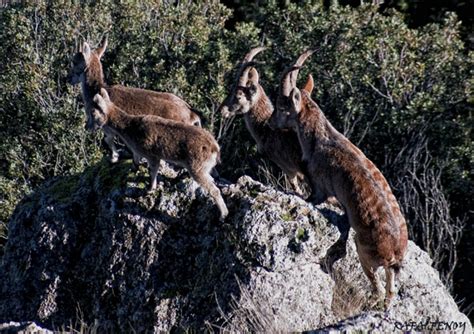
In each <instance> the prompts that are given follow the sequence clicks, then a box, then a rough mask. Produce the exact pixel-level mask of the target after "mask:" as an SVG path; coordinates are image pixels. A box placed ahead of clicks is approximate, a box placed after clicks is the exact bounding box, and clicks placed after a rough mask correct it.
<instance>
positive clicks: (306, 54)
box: [290, 50, 314, 87]
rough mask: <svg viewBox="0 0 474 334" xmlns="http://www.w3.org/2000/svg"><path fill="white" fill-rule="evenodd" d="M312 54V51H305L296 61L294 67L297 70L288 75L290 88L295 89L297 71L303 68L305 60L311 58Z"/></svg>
mask: <svg viewBox="0 0 474 334" xmlns="http://www.w3.org/2000/svg"><path fill="white" fill-rule="evenodd" d="M313 53H314V50H306V51H305V52H303V53H302V54H301V55H300V56H299V57H298V59H297V60H296V63H295V65H294V67H297V70H295V71H293V72H291V74H290V76H291V85H292V87H296V79H297V78H298V73H299V69H300V68H301V67H302V66H303V64H304V62H305V61H306V59H308V57H309V56H311V55H312V54H313Z"/></svg>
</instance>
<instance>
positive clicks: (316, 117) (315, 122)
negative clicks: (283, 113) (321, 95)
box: [299, 95, 335, 141]
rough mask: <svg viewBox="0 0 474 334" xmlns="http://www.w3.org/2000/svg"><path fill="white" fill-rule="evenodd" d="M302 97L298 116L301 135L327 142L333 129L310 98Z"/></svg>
mask: <svg viewBox="0 0 474 334" xmlns="http://www.w3.org/2000/svg"><path fill="white" fill-rule="evenodd" d="M302 97H303V99H302V103H303V108H302V110H301V112H300V114H299V123H300V124H301V127H302V130H303V133H304V134H305V135H306V136H310V137H312V138H314V139H316V140H321V141H325V140H328V139H329V138H330V137H331V136H332V135H333V134H334V133H333V132H334V131H335V129H334V128H333V127H332V125H331V124H330V123H329V121H328V120H327V119H326V117H325V116H324V114H323V113H322V111H321V110H320V109H319V107H318V105H317V104H316V103H315V102H314V101H313V100H311V98H309V97H307V96H305V95H303V96H302Z"/></svg>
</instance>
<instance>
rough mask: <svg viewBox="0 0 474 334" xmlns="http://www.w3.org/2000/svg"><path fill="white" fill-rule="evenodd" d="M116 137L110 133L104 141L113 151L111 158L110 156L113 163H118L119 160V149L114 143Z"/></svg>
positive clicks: (107, 133)
mask: <svg viewBox="0 0 474 334" xmlns="http://www.w3.org/2000/svg"><path fill="white" fill-rule="evenodd" d="M114 139H115V136H114V135H113V134H111V133H109V132H105V137H104V141H105V143H106V144H107V146H108V147H109V148H110V150H111V151H112V153H111V156H110V162H111V163H113V164H114V163H117V162H118V160H119V152H118V150H117V147H116V146H115V143H114Z"/></svg>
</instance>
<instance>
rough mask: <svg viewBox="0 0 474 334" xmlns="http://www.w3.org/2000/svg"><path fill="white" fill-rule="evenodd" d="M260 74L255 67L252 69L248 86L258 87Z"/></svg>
mask: <svg viewBox="0 0 474 334" xmlns="http://www.w3.org/2000/svg"><path fill="white" fill-rule="evenodd" d="M258 79H259V77H258V72H257V70H256V69H255V67H252V68H251V69H250V71H249V80H248V81H247V86H250V85H254V86H257V84H258Z"/></svg>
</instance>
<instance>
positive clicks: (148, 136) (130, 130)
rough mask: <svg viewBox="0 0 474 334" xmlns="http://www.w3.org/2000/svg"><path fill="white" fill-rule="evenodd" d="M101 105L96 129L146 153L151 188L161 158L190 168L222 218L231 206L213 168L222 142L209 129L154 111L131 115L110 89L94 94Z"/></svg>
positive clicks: (137, 152)
mask: <svg viewBox="0 0 474 334" xmlns="http://www.w3.org/2000/svg"><path fill="white" fill-rule="evenodd" d="M94 101H95V102H96V103H97V105H98V108H97V109H94V111H93V113H92V118H93V125H94V130H97V129H99V128H102V127H104V128H106V129H107V131H110V132H112V133H113V134H114V135H116V136H119V137H120V139H121V140H123V142H124V143H125V144H126V145H127V147H128V148H129V149H130V150H131V151H132V152H133V154H134V155H137V156H140V157H144V158H145V159H146V160H147V161H148V165H149V167H150V177H151V184H150V191H153V190H154V189H155V188H156V177H157V172H158V168H159V165H160V160H161V159H163V160H165V161H168V162H172V163H174V164H177V165H179V166H182V167H184V168H186V169H187V170H188V171H189V173H190V174H191V176H192V177H193V178H194V180H196V182H198V183H199V184H200V185H201V186H202V187H203V188H204V189H205V190H206V191H207V192H208V193H209V194H210V195H211V197H212V198H213V199H214V201H215V202H216V204H217V206H218V207H219V210H220V211H221V218H222V219H224V218H225V217H226V216H227V214H228V211H227V208H226V206H225V203H224V200H223V199H222V196H221V193H220V191H219V189H218V188H217V187H216V186H215V184H214V180H213V179H212V177H211V175H210V172H211V170H212V168H214V166H215V165H216V163H217V159H218V156H219V145H218V144H217V142H216V140H215V139H214V137H213V136H212V135H211V134H210V133H209V132H208V131H206V130H204V129H202V128H200V127H197V126H190V125H186V124H183V123H181V122H176V121H173V120H167V119H164V118H162V117H158V116H153V115H129V114H127V113H126V112H124V111H123V110H121V109H120V108H119V107H117V106H116V105H114V104H113V103H112V102H111V101H110V99H109V97H108V94H107V92H106V90H105V89H103V90H102V95H100V94H97V95H96V97H95V98H94Z"/></svg>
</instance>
